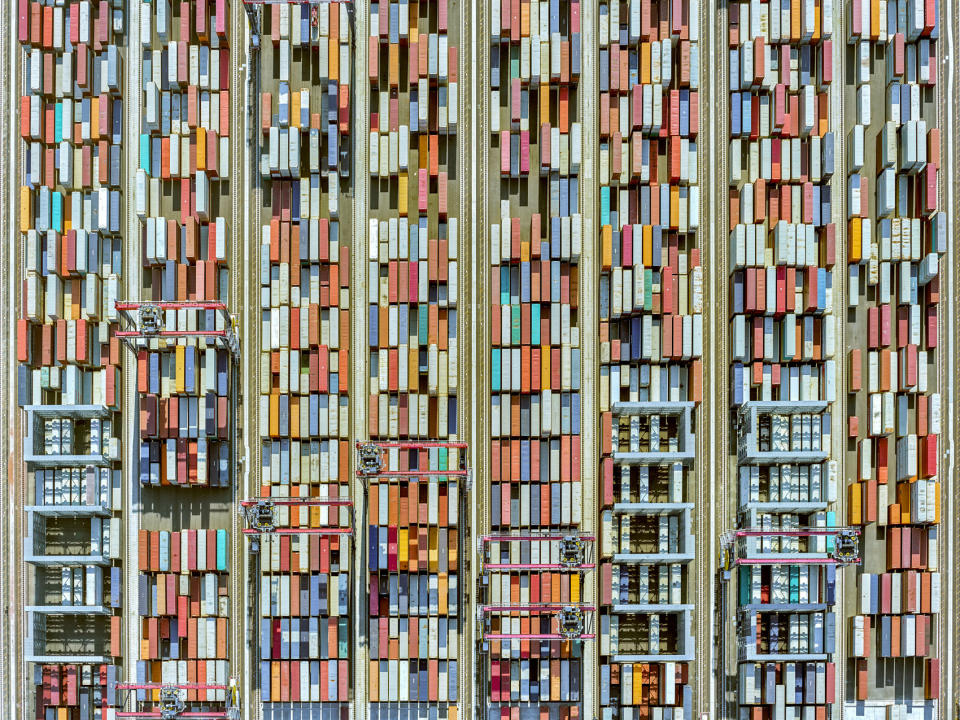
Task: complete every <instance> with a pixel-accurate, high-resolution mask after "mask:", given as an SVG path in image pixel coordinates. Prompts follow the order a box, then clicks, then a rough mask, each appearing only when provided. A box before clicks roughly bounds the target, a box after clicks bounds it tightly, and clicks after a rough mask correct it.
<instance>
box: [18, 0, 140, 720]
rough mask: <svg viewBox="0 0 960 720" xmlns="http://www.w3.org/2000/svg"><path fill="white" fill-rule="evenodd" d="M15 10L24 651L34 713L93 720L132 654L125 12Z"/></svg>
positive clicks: (31, 5) (68, 7)
mask: <svg viewBox="0 0 960 720" xmlns="http://www.w3.org/2000/svg"><path fill="white" fill-rule="evenodd" d="M16 9H17V28H16V37H17V41H18V42H19V45H20V50H21V55H20V67H21V68H22V73H23V74H22V78H21V79H22V84H21V85H20V92H21V97H20V106H19V122H20V125H19V139H20V142H19V145H18V147H19V151H20V152H19V167H20V168H21V174H20V176H19V186H20V187H19V217H18V219H17V225H18V231H19V232H18V236H17V237H12V238H9V239H8V242H9V243H10V244H11V246H16V245H19V247H20V249H21V264H20V266H19V272H18V273H17V275H16V278H12V279H11V282H19V283H20V287H19V293H20V294H19V298H20V306H19V309H18V317H17V350H16V352H17V362H18V363H19V365H18V367H17V388H16V393H17V400H18V405H19V406H20V407H21V408H22V409H24V411H25V412H24V413H23V414H22V415H21V422H22V427H23V430H24V431H23V435H24V447H23V460H24V463H25V465H26V473H25V475H26V488H25V492H26V497H24V498H23V499H22V502H23V504H24V506H25V511H26V512H25V516H26V517H25V520H26V538H25V547H24V548H23V556H22V557H23V560H24V561H25V562H26V563H27V564H28V565H29V566H30V567H31V568H32V572H31V573H30V578H29V584H28V585H27V590H28V595H27V596H26V598H27V599H26V603H25V605H26V608H25V610H26V612H25V632H24V637H23V657H24V659H25V660H26V661H27V663H28V665H27V666H26V667H27V669H28V676H27V677H28V682H30V683H32V684H33V685H34V686H35V689H36V694H35V711H34V713H33V716H34V717H36V718H38V719H43V720H47V719H53V718H61V717H68V716H69V717H71V718H79V719H80V720H91V719H92V718H93V717H94V716H95V714H97V716H98V717H99V713H101V712H108V711H107V710H106V708H108V707H109V706H112V705H114V704H115V700H116V698H115V696H114V693H113V690H112V683H113V682H114V681H115V680H116V678H117V676H118V674H119V672H118V671H119V668H118V666H117V664H116V663H118V662H119V658H120V655H121V637H120V620H121V618H120V616H119V615H118V614H117V612H118V608H119V605H120V589H121V580H120V567H119V565H118V564H117V561H118V560H119V559H120V551H121V543H120V532H121V523H120V517H119V515H118V512H119V510H120V506H121V489H120V480H121V478H120V469H119V460H120V441H119V437H120V434H121V430H120V427H121V426H120V414H119V412H118V410H119V401H120V397H121V387H120V359H121V355H122V353H121V346H120V342H119V340H118V339H117V338H116V337H115V335H114V332H115V331H116V329H117V325H116V320H117V316H116V312H115V310H114V307H113V302H114V299H115V298H116V296H117V292H118V288H119V286H120V284H121V278H122V274H123V270H124V268H123V267H122V254H123V248H122V243H121V238H120V230H121V228H120V218H121V211H122V201H121V192H122V191H121V187H122V177H121V172H122V164H121V152H120V147H121V142H122V130H123V112H124V106H123V101H122V100H121V98H120V90H121V87H122V81H123V80H122V70H123V68H122V61H121V50H120V46H119V45H118V44H117V43H119V42H121V39H122V36H123V30H124V13H123V10H122V6H121V5H120V4H119V3H110V2H106V1H100V2H74V1H71V2H65V3H56V4H55V3H53V2H38V1H36V0H33V1H31V0H18V2H17V4H16ZM14 117H15V116H13V115H12V116H11V121H13V118H14ZM12 131H13V132H16V131H17V130H16V129H13V130H12ZM14 182H17V181H16V180H14ZM18 441H19V439H18ZM11 487H13V486H11ZM108 684H110V687H109V688H108ZM26 712H30V711H26ZM26 712H25V714H26Z"/></svg>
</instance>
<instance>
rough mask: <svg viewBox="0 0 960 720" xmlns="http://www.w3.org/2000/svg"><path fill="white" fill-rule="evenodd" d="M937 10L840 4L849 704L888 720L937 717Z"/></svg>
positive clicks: (940, 240) (891, 1) (942, 231)
mask: <svg viewBox="0 0 960 720" xmlns="http://www.w3.org/2000/svg"><path fill="white" fill-rule="evenodd" d="M937 8H938V4H937V3H918V2H906V1H905V0H900V1H897V0H888V2H886V3H878V2H875V1H874V2H871V1H870V0H863V1H861V0H855V1H854V2H851V3H850V4H849V16H848V20H847V28H848V30H849V37H848V41H849V43H850V46H849V50H848V54H847V57H848V68H849V69H848V73H847V75H848V77H850V78H852V79H853V81H854V83H853V84H852V85H851V86H850V87H849V88H848V90H847V95H846V99H847V100H848V103H847V107H849V108H850V109H851V111H850V112H848V113H847V118H848V130H849V133H848V136H847V144H848V154H847V157H848V163H847V171H848V177H847V202H846V210H847V223H848V227H847V260H848V263H849V264H848V266H847V271H848V273H849V274H848V289H849V293H848V304H849V308H850V312H851V314H852V317H853V318H855V322H853V323H851V325H850V326H848V342H847V345H848V348H849V371H848V372H849V376H848V377H849V384H848V390H849V392H850V396H849V397H850V405H849V407H850V414H849V418H848V423H849V424H848V434H849V437H850V440H851V447H855V452H856V455H855V457H853V453H851V457H850V458H849V460H848V466H849V467H851V468H854V469H855V470H854V471H852V472H850V473H848V474H849V475H850V476H851V480H852V482H851V484H850V485H849V486H848V488H847V491H848V503H847V511H848V522H849V523H850V524H851V525H861V526H864V530H865V536H866V537H867V538H868V540H867V542H866V546H865V564H864V567H863V570H862V572H859V573H857V583H856V593H855V599H854V601H853V602H851V604H850V607H851V611H850V614H851V616H850V618H849V623H850V625H849V633H850V646H849V656H850V658H851V660H850V661H849V666H848V671H849V672H850V673H851V675H852V684H851V688H855V689H854V690H852V692H851V693H850V694H849V695H848V701H850V702H853V701H854V700H855V701H857V702H858V703H859V702H860V701H871V700H880V701H885V702H884V704H889V701H891V700H892V701H893V702H894V703H895V706H894V707H892V708H889V710H892V711H894V712H895V713H897V714H895V715H894V717H903V718H907V717H910V718H914V717H917V718H919V717H926V716H929V714H930V713H931V712H933V713H935V712H936V711H937V710H936V708H937V700H938V698H939V694H940V679H941V667H940V660H939V653H938V651H937V633H938V627H937V624H938V618H937V614H938V613H939V611H940V573H939V559H938V540H939V529H938V524H939V522H940V480H939V475H938V472H937V461H938V436H939V434H940V429H941V414H942V412H943V411H944V410H947V409H946V408H941V395H940V393H939V392H938V390H939V388H938V387H937V380H936V377H937V373H936V350H937V332H938V321H939V311H940V305H939V302H940V276H939V266H940V256H941V255H942V254H943V253H944V252H945V250H946V243H947V221H946V216H945V214H944V213H943V212H938V211H937V191H938V181H939V178H938V170H939V165H940V130H939V128H937V127H936V117H937V110H936V106H935V101H936V90H937V88H936V82H937V57H938V55H937V52H938V42H937V38H938V30H939V27H938V20H939V18H938V14H937ZM874 188H875V190H874ZM868 705H869V703H868ZM861 707H862V706H861ZM887 710H888V708H886V707H881V708H869V707H868V708H867V709H866V710H865V711H863V712H861V711H858V714H861V715H862V714H866V713H869V712H870V711H874V712H875V713H882V712H884V711H887ZM944 710H946V709H944ZM885 717H889V715H886V716H885Z"/></svg>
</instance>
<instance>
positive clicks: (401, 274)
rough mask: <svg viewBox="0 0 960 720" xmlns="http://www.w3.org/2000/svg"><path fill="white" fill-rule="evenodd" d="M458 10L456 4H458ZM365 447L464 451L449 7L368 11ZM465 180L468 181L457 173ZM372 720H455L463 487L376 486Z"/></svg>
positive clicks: (430, 456) (384, 6) (443, 460)
mask: <svg viewBox="0 0 960 720" xmlns="http://www.w3.org/2000/svg"><path fill="white" fill-rule="evenodd" d="M451 5H452V3H451ZM369 12H370V15H369V28H370V36H369V38H368V49H367V52H368V57H369V70H370V75H369V82H370V84H371V86H370V138H369V159H370V162H369V173H370V175H371V188H370V193H371V208H370V221H369V229H368V238H367V241H368V245H369V253H368V268H367V270H368V280H367V292H368V297H367V303H368V313H369V315H368V318H369V319H368V329H369V342H368V351H369V356H368V363H369V434H370V437H371V438H372V439H373V440H374V441H376V440H381V441H387V440H401V441H440V442H452V441H455V440H456V439H457V433H458V416H457V407H458V403H457V385H458V382H457V376H458V364H459V358H458V344H457V249H458V238H457V218H456V217H455V215H454V213H455V212H456V208H457V206H458V204H459V194H458V193H456V192H455V190H454V188H455V181H456V179H457V178H455V177H453V176H452V174H451V173H452V172H453V169H454V168H455V167H456V165H457V158H456V153H457V152H458V143H457V140H456V132H457V72H458V66H457V47H456V44H455V37H451V34H450V32H449V31H450V30H453V29H455V28H456V27H457V22H456V17H455V16H454V15H452V14H448V2H447V0H421V1H420V2H416V1H414V0H410V1H409V2H408V0H400V1H399V2H397V1H396V0H393V1H392V2H386V0H383V1H381V2H372V3H370V10H369ZM457 172H458V173H462V172H463V168H457ZM386 461H387V463H386V468H385V469H388V470H392V471H403V470H418V471H426V470H439V471H450V470H457V469H459V468H460V467H461V466H462V462H463V461H464V457H463V452H462V451H461V450H458V449H451V448H439V447H433V448H430V449H412V450H411V449H406V448H403V449H399V448H393V449H390V450H389V451H387V453H386ZM368 501H369V512H368V520H369V528H368V529H367V530H366V532H368V533H369V543H370V546H369V552H368V571H369V576H368V589H369V598H368V602H369V607H368V617H369V626H368V628H367V629H366V633H367V637H368V640H369V648H370V665H369V698H370V717H371V718H372V719H373V720H379V719H381V718H382V719H383V720H386V719H387V718H391V719H394V718H395V719H397V720H406V719H407V718H416V717H427V716H428V714H429V717H431V718H438V719H439V720H444V719H446V718H451V719H453V718H456V716H457V704H456V703H457V700H458V698H459V677H458V663H459V657H458V647H459V640H458V637H459V632H460V628H461V627H462V620H461V618H462V615H461V593H460V587H461V585H460V576H459V555H460V552H461V547H460V537H461V529H460V526H459V518H460V483H459V482H458V480H457V477H456V476H454V475H445V476H444V475H435V476H427V475H417V476H410V477H403V476H402V475H401V476H388V477H380V478H375V479H371V480H370V482H369V485H368Z"/></svg>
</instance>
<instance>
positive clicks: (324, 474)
mask: <svg viewBox="0 0 960 720" xmlns="http://www.w3.org/2000/svg"><path fill="white" fill-rule="evenodd" d="M262 12H263V14H262V43H261V55H260V58H259V62H260V71H259V72H260V77H261V91H262V92H261V95H260V113H261V114H260V128H261V133H262V136H261V137H262V140H261V150H262V154H261V156H260V175H261V183H262V188H263V193H262V197H263V203H264V207H263V211H262V213H263V217H264V224H263V226H262V227H261V228H260V264H259V276H260V287H261V290H260V293H261V294H260V307H261V313H262V314H261V323H262V325H261V333H260V341H261V342H260V349H259V352H260V373H259V389H260V400H259V403H260V406H259V407H260V410H259V413H260V423H259V424H260V435H261V443H262V444H261V468H260V487H259V494H260V495H261V496H263V497H274V498H347V497H348V496H349V479H350V478H349V463H350V453H351V452H352V449H351V447H350V446H349V443H348V439H347V438H348V433H349V422H350V417H349V405H348V389H349V385H350V310H349V307H350V302H349V289H348V284H349V279H350V264H349V255H350V233H349V230H350V224H349V219H350V207H349V205H346V204H345V203H346V200H347V198H346V196H345V195H344V194H343V191H344V189H347V188H349V183H348V181H347V180H346V179H345V178H344V177H342V176H346V175H347V173H348V171H349V169H350V168H349V165H348V163H349V152H348V151H349V147H350V136H349V133H350V111H351V107H350V68H351V66H352V55H351V47H352V46H351V34H350V16H349V12H350V10H349V6H348V4H347V3H342V2H331V3H323V4H319V5H308V4H286V3H281V4H274V5H267V6H264V8H263V10H262ZM277 69H279V75H277ZM275 513H276V514H277V519H278V527H284V528H304V529H309V530H311V531H312V532H310V533H300V534H292V535H286V534H283V535H273V536H269V535H264V536H262V538H261V549H260V555H259V572H260V575H259V597H260V599H259V601H258V613H259V619H258V629H257V632H258V633H259V639H260V642H259V663H260V664H259V669H258V672H259V678H260V681H259V685H260V695H261V700H262V702H263V712H264V716H265V717H266V718H271V717H278V718H279V717H289V715H283V714H282V713H284V712H288V711H289V710H290V709H299V710H302V711H303V712H312V711H313V709H315V708H316V707H318V706H316V705H309V703H323V704H324V707H325V708H326V712H327V713H328V714H327V715H324V717H325V718H346V717H347V712H348V701H349V700H350V699H351V697H352V693H351V691H350V682H351V672H350V647H351V645H352V643H353V636H354V634H355V633H356V632H357V628H356V626H355V625H354V624H353V623H351V622H350V621H349V617H350V603H349V598H350V562H351V550H352V547H351V545H352V542H351V536H350V534H349V528H350V526H351V517H350V509H349V508H348V507H337V506H333V507H330V506H319V505H311V506H305V505H301V506H297V505H291V506H287V507H281V506H277V508H276V510H275ZM338 530H339V531H342V532H337V531H338ZM318 531H320V532H318Z"/></svg>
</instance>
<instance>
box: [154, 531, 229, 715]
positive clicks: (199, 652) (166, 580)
mask: <svg viewBox="0 0 960 720" xmlns="http://www.w3.org/2000/svg"><path fill="white" fill-rule="evenodd" d="M227 545H228V537H227V531H226V530H182V531H179V532H178V531H173V532H171V531H169V530H140V532H139V540H138V546H137V547H138V551H139V568H140V575H139V576H138V585H137V593H138V597H137V607H138V613H139V615H140V624H141V634H140V660H139V661H138V662H137V678H136V680H137V682H138V683H163V684H171V685H183V684H187V683H189V684H200V685H226V684H227V682H228V680H229V670H230V663H229V660H228V655H227V648H228V638H229V635H228V632H229V624H230V622H231V615H230V599H229V597H228V592H229V588H228V586H227V578H228V575H227V572H228V570H229V566H228V564H227V563H228V558H229V556H230V555H229V548H228V547H227ZM136 693H137V697H138V699H139V700H141V701H146V702H150V701H151V700H152V701H154V702H155V701H156V700H157V699H158V691H157V690H138V691H136ZM151 696H152V698H151ZM185 699H186V701H187V703H188V704H189V706H190V707H193V708H196V709H199V710H204V709H213V707H215V706H213V705H211V703H223V702H225V701H226V699H227V698H226V691H224V690H210V689H202V688H201V689H191V690H188V691H187V692H186V696H185Z"/></svg>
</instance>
